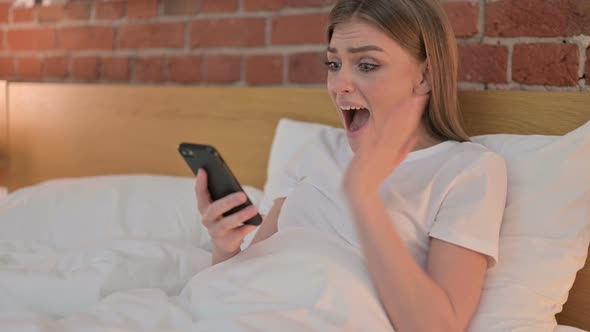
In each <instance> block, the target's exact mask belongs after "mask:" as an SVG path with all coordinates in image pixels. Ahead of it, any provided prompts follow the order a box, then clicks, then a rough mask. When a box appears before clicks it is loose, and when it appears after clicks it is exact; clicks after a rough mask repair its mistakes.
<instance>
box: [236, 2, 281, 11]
mask: <svg viewBox="0 0 590 332" xmlns="http://www.w3.org/2000/svg"><path fill="white" fill-rule="evenodd" d="M245 1H246V2H245V3H244V9H245V10H246V11H249V12H252V11H259V10H278V9H281V8H283V7H284V2H283V0H245Z"/></svg>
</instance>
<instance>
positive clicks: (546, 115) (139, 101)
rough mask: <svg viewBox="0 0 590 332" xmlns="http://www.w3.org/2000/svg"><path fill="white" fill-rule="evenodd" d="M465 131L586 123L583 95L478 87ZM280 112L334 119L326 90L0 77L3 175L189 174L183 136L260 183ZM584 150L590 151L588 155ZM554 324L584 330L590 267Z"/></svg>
mask: <svg viewBox="0 0 590 332" xmlns="http://www.w3.org/2000/svg"><path fill="white" fill-rule="evenodd" d="M460 100H461V106H462V109H463V111H464V117H465V122H466V125H467V129H468V131H469V133H470V134H471V135H478V134H490V133H514V134H553V135H561V134H564V133H566V132H568V131H570V130H572V129H574V128H576V127H578V126H580V125H582V124H583V123H585V122H586V121H588V120H590V106H589V105H590V94H588V93H573V92H571V93H568V92H520V91H485V92H463V93H462V94H461V96H460ZM280 118H292V119H296V120H303V121H312V122H320V123H325V124H330V125H335V126H339V121H338V117H337V114H336V112H335V111H334V108H333V106H332V104H331V101H330V99H329V97H328V95H327V93H326V92H325V90H324V89H294V88H289V89H284V88H283V89H281V88H230V87H173V86H160V87H156V86H124V85H84V84H48V83H9V84H6V83H5V82H0V182H1V183H2V184H4V185H7V186H8V187H9V188H10V190H15V189H18V188H21V187H23V186H26V185H31V184H35V183H38V182H40V181H43V180H47V179H52V178H59V177H77V176H91V175H101V174H129V173H149V174H169V175H184V176H190V175H191V173H190V171H189V169H188V168H187V167H186V165H185V164H184V162H183V161H182V159H181V158H180V157H179V155H178V153H177V146H178V144H179V143H180V142H183V141H187V142H197V143H200V142H205V143H210V144H213V145H215V146H216V147H218V149H219V150H220V151H221V153H222V155H224V158H225V159H226V161H227V162H228V163H229V165H230V167H231V168H232V169H233V170H234V171H235V172H236V176H237V177H238V178H239V180H240V182H242V183H243V184H249V185H254V186H257V187H259V188H262V186H263V184H264V181H265V178H266V165H267V161H268V155H269V151H270V145H271V141H272V138H273V136H274V131H275V128H276V125H277V122H278V121H279V119H280ZM589 157H590V156H589ZM558 320H559V322H560V323H561V324H568V325H572V326H577V327H581V328H584V329H587V330H590V266H589V265H588V264H586V267H585V269H584V270H583V271H581V272H580V273H579V274H578V277H577V279H576V284H575V285H574V288H573V289H572V291H571V293H570V298H569V300H568V302H567V303H566V305H565V307H564V311H563V313H561V314H560V315H558Z"/></svg>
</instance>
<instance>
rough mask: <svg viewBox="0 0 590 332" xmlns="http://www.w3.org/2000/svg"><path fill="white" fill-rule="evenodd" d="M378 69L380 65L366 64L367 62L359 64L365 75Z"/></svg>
mask: <svg viewBox="0 0 590 332" xmlns="http://www.w3.org/2000/svg"><path fill="white" fill-rule="evenodd" d="M378 67H379V66H378V65H374V64H372V63H366V62H363V63H360V64H359V69H360V71H362V72H364V73H368V72H370V71H373V70H375V69H377V68H378Z"/></svg>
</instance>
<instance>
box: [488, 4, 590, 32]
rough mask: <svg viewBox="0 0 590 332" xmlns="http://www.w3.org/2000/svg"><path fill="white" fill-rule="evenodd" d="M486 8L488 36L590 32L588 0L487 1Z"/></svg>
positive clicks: (589, 6)
mask: <svg viewBox="0 0 590 332" xmlns="http://www.w3.org/2000/svg"><path fill="white" fill-rule="evenodd" d="M486 11H487V13H486V16H487V20H486V34H487V35H488V36H498V37H519V36H532V37H552V36H572V35H578V34H590V1H586V0H546V1H542V0H501V1H494V2H489V1H488V3H487V9H486Z"/></svg>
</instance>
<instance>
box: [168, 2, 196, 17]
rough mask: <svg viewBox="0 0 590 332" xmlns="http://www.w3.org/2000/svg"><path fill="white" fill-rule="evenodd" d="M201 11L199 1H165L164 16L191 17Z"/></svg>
mask: <svg viewBox="0 0 590 332" xmlns="http://www.w3.org/2000/svg"><path fill="white" fill-rule="evenodd" d="M198 11H199V0H164V15H171V16H191V15H194V14H196V13H197V12H198Z"/></svg>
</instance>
